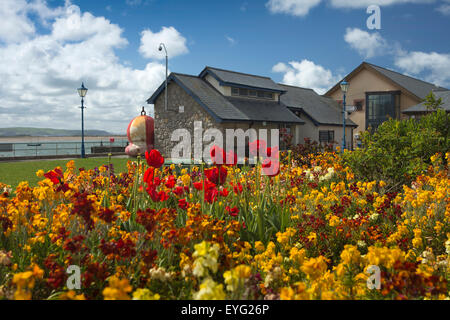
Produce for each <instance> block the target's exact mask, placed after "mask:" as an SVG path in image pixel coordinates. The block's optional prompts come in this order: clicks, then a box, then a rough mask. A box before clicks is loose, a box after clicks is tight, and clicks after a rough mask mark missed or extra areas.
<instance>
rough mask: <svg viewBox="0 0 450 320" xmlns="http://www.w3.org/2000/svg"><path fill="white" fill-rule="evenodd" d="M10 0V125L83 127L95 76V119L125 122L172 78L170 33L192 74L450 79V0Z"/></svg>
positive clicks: (3, 102) (299, 80) (324, 82)
mask: <svg viewBox="0 0 450 320" xmlns="http://www.w3.org/2000/svg"><path fill="white" fill-rule="evenodd" d="M1 2H2V4H0V21H2V22H0V74H1V76H2V78H3V79H5V80H6V81H4V83H10V85H9V87H8V86H7V85H6V84H2V85H0V95H1V97H0V114H2V116H3V119H5V121H4V122H3V123H1V124H0V127H7V126H34V127H59V128H64V127H68V128H78V118H79V109H77V108H76V106H77V104H79V102H78V97H77V96H76V92H75V95H74V92H73V88H75V89H76V88H77V87H78V86H79V84H80V82H81V81H85V82H86V86H87V87H88V88H89V89H90V91H89V92H88V97H87V99H86V100H87V101H86V102H87V105H88V107H89V109H87V112H88V114H87V117H86V118H87V120H86V122H87V127H88V128H92V129H94V128H95V129H105V130H108V127H110V129H109V130H110V131H113V132H121V130H122V128H123V127H125V128H126V124H127V123H128V122H129V120H130V119H131V118H132V117H133V116H134V115H135V114H137V112H138V110H139V107H140V106H141V105H144V104H145V99H146V98H148V96H150V95H151V93H152V92H153V91H154V89H155V88H156V87H157V86H158V85H159V84H160V83H161V81H162V80H163V77H164V60H163V59H161V58H163V56H162V55H161V54H160V53H159V52H158V51H157V44H158V43H159V42H160V41H164V42H165V43H166V45H167V49H168V51H169V59H170V60H169V68H170V70H171V71H175V72H180V73H188V74H198V73H199V72H200V71H201V70H202V69H203V68H204V67H205V66H206V65H210V66H215V67H220V68H227V69H231V70H236V71H241V72H246V73H254V74H259V75H265V76H269V77H271V78H272V79H274V80H275V81H278V82H284V83H288V84H292V85H299V86H304V87H310V88H313V89H315V90H316V91H317V92H319V93H323V92H325V91H326V90H327V89H329V88H330V87H331V86H332V85H334V84H335V83H336V82H337V81H339V80H340V79H342V77H343V76H345V75H346V74H347V73H349V72H350V71H352V69H353V68H355V67H356V66H357V65H359V64H360V63H361V62H362V61H363V60H365V61H369V62H372V63H374V64H377V65H380V66H383V67H387V68H390V69H393V70H396V71H399V72H402V73H406V74H409V75H412V76H414V77H418V78H421V79H423V80H426V81H430V82H433V83H436V84H439V85H441V86H446V87H450V41H449V40H450V35H449V33H448V30H450V0H264V1H257V0H228V1H201V0H195V1H178V0H164V1H163V0H114V1H112V0H95V1H89V0H72V1H68V0H66V1H63V0H48V1H44V0H2V1H1ZM369 4H379V5H380V8H381V29H380V30H369V29H368V28H367V26H366V20H367V18H368V17H369V14H367V13H366V9H367V7H368V5H369ZM2 67H4V68H2ZM68 118H70V119H73V120H70V121H68Z"/></svg>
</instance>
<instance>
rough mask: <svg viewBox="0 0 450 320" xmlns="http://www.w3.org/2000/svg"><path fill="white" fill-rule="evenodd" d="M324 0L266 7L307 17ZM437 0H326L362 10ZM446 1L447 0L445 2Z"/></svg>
mask: <svg viewBox="0 0 450 320" xmlns="http://www.w3.org/2000/svg"><path fill="white" fill-rule="evenodd" d="M321 1H322V0H269V2H267V3H266V7H267V8H268V9H269V11H270V12H272V13H285V14H290V15H293V16H306V15H307V14H308V13H309V11H310V10H311V9H312V8H314V7H316V6H317V5H319V3H320V2H321ZM435 1H436V0H324V2H326V3H328V4H329V5H331V6H332V7H334V8H341V9H343V8H345V9H361V8H367V7H368V6H370V5H379V6H390V5H396V4H406V3H434V2H435ZM444 1H446V0H444Z"/></svg>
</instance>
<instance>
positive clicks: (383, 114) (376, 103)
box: [366, 93, 400, 129]
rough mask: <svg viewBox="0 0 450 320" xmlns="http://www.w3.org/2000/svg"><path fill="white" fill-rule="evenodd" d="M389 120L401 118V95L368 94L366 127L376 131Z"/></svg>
mask: <svg viewBox="0 0 450 320" xmlns="http://www.w3.org/2000/svg"><path fill="white" fill-rule="evenodd" d="M389 118H393V119H399V118H400V95H399V94H398V93H368V94H367V112H366V127H367V128H368V127H371V128H372V129H376V128H377V127H378V126H379V125H380V124H382V123H383V122H384V121H386V120H388V119H389Z"/></svg>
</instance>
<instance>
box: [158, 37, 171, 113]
mask: <svg viewBox="0 0 450 320" xmlns="http://www.w3.org/2000/svg"><path fill="white" fill-rule="evenodd" d="M163 48H164V52H165V53H166V90H165V96H164V98H165V99H164V107H165V110H166V111H167V67H168V64H169V58H168V56H167V49H166V46H165V45H164V43H160V44H159V48H158V50H159V51H162V49H163Z"/></svg>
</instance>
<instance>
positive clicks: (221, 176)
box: [205, 166, 228, 184]
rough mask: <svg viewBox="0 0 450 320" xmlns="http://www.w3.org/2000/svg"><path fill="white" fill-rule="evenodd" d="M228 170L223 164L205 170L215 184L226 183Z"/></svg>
mask: <svg viewBox="0 0 450 320" xmlns="http://www.w3.org/2000/svg"><path fill="white" fill-rule="evenodd" d="M227 175H228V170H227V169H226V168H224V167H222V166H220V169H219V168H211V169H206V170H205V176H206V177H207V178H208V180H209V181H211V182H213V183H214V184H224V183H225V181H226V180H227Z"/></svg>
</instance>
